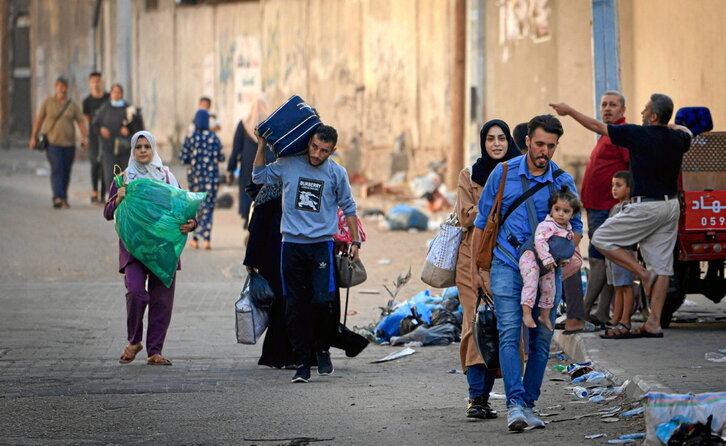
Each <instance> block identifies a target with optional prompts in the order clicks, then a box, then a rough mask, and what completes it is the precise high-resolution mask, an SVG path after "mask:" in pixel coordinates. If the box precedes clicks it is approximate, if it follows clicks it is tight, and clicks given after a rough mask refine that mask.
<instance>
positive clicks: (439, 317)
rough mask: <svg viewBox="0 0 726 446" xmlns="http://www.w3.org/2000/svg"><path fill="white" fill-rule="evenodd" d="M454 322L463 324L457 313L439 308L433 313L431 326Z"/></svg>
mask: <svg viewBox="0 0 726 446" xmlns="http://www.w3.org/2000/svg"><path fill="white" fill-rule="evenodd" d="M444 324H452V325H458V326H461V321H459V319H458V318H457V317H456V315H455V314H454V313H453V312H451V311H449V310H447V309H446V308H437V309H435V310H434V311H433V312H432V313H431V326H436V325H444Z"/></svg>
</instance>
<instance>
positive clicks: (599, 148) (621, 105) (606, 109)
mask: <svg viewBox="0 0 726 446" xmlns="http://www.w3.org/2000/svg"><path fill="white" fill-rule="evenodd" d="M600 114H601V116H602V120H603V122H604V123H605V124H613V125H621V124H625V116H624V114H625V96H623V94H622V93H620V92H619V91H606V92H605V93H604V94H603V95H602V99H601V100H600ZM621 170H630V153H629V152H628V149H626V148H624V147H620V146H616V145H614V144H613V143H612V142H611V141H610V137H608V136H601V137H600V139H598V141H597V144H595V148H594V149H592V153H591V154H590V160H589V161H588V162H587V166H586V167H585V176H584V178H583V179H582V191H581V195H580V198H581V199H582V205H583V207H584V208H585V210H586V211H587V235H588V237H589V238H590V240H592V236H593V234H594V233H595V230H596V229H597V228H599V227H600V225H601V224H603V222H604V221H605V220H606V219H607V218H608V212H609V211H610V209H612V207H613V206H615V205H616V204H617V203H618V201H617V200H615V199H614V198H613V195H612V192H611V190H610V189H611V185H610V183H611V181H612V178H613V175H614V174H615V173H616V172H619V171H621ZM588 255H589V259H590V277H589V279H588V282H587V293H586V294H585V315H586V316H587V317H588V318H591V316H590V311H591V310H592V306H593V304H594V302H595V299H597V297H598V295H600V299H599V300H598V305H597V311H596V312H595V317H594V318H592V320H593V322H600V324H601V325H604V324H605V323H606V322H607V321H608V320H609V318H610V300H611V299H612V295H613V287H612V286H611V285H608V284H607V283H606V279H605V257H604V256H603V255H602V254H601V253H600V252H599V251H598V250H597V249H595V247H594V246H592V242H590V244H589V246H588Z"/></svg>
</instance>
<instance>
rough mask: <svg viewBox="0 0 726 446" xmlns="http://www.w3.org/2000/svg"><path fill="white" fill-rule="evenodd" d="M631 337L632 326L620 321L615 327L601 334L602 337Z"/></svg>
mask: <svg viewBox="0 0 726 446" xmlns="http://www.w3.org/2000/svg"><path fill="white" fill-rule="evenodd" d="M629 337H630V327H628V326H627V325H625V324H621V323H618V324H617V325H615V327H613V328H611V329H609V330H607V331H606V332H605V333H603V334H601V335H600V338H602V339H627V338H629Z"/></svg>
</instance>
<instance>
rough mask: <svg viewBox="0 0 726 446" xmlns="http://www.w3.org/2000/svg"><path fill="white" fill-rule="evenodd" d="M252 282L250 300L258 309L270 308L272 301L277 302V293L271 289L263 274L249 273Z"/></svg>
mask: <svg viewBox="0 0 726 446" xmlns="http://www.w3.org/2000/svg"><path fill="white" fill-rule="evenodd" d="M249 280H250V284H249V287H250V300H252V304H253V305H254V306H255V307H257V308H270V305H272V301H274V300H275V293H274V292H273V291H272V288H270V284H269V283H267V280H265V278H264V277H262V274H260V273H256V272H254V271H252V272H250V273H249Z"/></svg>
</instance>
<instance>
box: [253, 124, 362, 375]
mask: <svg viewBox="0 0 726 446" xmlns="http://www.w3.org/2000/svg"><path fill="white" fill-rule="evenodd" d="M337 141H338V133H337V132H336V130H335V129H334V128H333V127H331V126H327V125H321V126H319V127H318V128H317V129H316V130H315V132H314V133H313V135H312V137H311V138H310V142H309V143H308V150H307V151H306V153H304V154H302V155H298V156H291V157H283V158H278V159H277V161H275V162H274V163H272V164H269V165H267V166H266V165H265V156H264V148H265V145H266V143H267V142H266V141H265V139H264V138H261V137H260V138H259V141H258V144H257V154H256V156H255V161H254V166H253V169H252V181H253V182H254V183H255V184H265V183H273V184H274V183H281V184H282V190H283V192H282V203H283V206H282V222H281V225H280V232H281V233H282V260H281V262H282V264H281V270H282V286H283V293H284V294H285V298H286V301H287V307H286V310H285V312H286V319H287V328H288V333H289V335H290V342H291V344H292V347H293V349H294V351H295V357H296V361H297V364H298V368H297V371H296V372H295V376H294V377H293V378H292V382H294V383H306V382H308V381H310V363H311V359H312V353H313V352H315V354H316V356H317V361H318V374H320V375H330V374H332V373H333V364H332V362H331V360H330V353H329V351H328V350H329V348H330V339H331V336H333V335H334V333H335V330H336V329H337V325H338V321H337V320H336V319H335V316H334V312H333V308H334V307H333V303H334V299H335V289H336V283H335V271H334V266H333V235H334V234H335V233H337V231H338V222H337V212H338V208H339V207H340V208H341V209H342V210H343V212H344V214H345V216H346V223H347V224H348V228H350V232H351V239H352V240H353V242H352V244H351V249H350V257H351V261H353V260H356V259H357V258H358V250H359V249H360V245H361V243H360V236H359V234H358V218H357V217H356V204H355V201H354V200H353V195H352V193H351V190H350V184H349V182H348V174H347V172H346V171H345V168H343V167H342V166H340V165H339V164H337V163H334V162H332V161H328V157H330V155H332V154H333V153H334V152H335V145H336V143H337Z"/></svg>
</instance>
